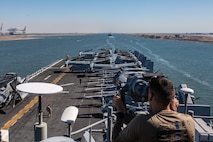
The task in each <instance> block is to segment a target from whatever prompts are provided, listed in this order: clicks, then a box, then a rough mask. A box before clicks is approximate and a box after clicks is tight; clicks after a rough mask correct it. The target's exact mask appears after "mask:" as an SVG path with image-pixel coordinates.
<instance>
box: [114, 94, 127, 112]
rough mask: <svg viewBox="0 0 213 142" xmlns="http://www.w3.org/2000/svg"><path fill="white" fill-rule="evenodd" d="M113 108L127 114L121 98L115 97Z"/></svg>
mask: <svg viewBox="0 0 213 142" xmlns="http://www.w3.org/2000/svg"><path fill="white" fill-rule="evenodd" d="M112 106H113V107H115V108H116V109H117V111H118V112H123V113H125V107H124V103H123V101H122V99H121V97H120V96H114V97H113V99H112Z"/></svg>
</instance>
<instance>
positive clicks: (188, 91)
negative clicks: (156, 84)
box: [180, 88, 194, 114]
mask: <svg viewBox="0 0 213 142" xmlns="http://www.w3.org/2000/svg"><path fill="white" fill-rule="evenodd" d="M180 90H181V91H182V92H183V93H184V94H185V106H184V113H185V114H186V112H187V98H188V95H189V94H193V93H194V90H193V89H191V88H181V89H180Z"/></svg>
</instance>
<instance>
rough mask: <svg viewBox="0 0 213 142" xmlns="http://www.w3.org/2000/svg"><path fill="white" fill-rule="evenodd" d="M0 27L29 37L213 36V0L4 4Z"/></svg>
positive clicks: (15, 0) (17, 0)
mask: <svg viewBox="0 0 213 142" xmlns="http://www.w3.org/2000/svg"><path fill="white" fill-rule="evenodd" d="M0 24H3V32H6V30H7V29H9V28H18V29H23V28H24V26H26V27H27V33H73V32H79V33H91V32H92V33H108V32H114V33H168V32H170V33H171V32H179V33H186V32H208V33H209V32H213V0H2V1H1V2H0Z"/></svg>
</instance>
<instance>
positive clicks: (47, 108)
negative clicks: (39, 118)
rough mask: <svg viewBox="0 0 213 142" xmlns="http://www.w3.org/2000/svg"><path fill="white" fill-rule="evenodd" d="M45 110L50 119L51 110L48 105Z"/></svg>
mask: <svg viewBox="0 0 213 142" xmlns="http://www.w3.org/2000/svg"><path fill="white" fill-rule="evenodd" d="M46 110H47V113H48V117H51V116H52V108H51V107H50V105H48V106H47V107H46Z"/></svg>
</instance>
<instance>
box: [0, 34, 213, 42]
mask: <svg viewBox="0 0 213 142" xmlns="http://www.w3.org/2000/svg"><path fill="white" fill-rule="evenodd" d="M88 34H95V33H67V34H66V33H32V34H25V35H1V36H0V41H10V40H29V39H38V38H39V37H42V36H82V35H88ZM127 35H131V36H137V37H143V38H150V39H164V40H179V41H196V42H209V43H213V34H181V33H177V34H176V33H144V34H143V33H129V34H127Z"/></svg>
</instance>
